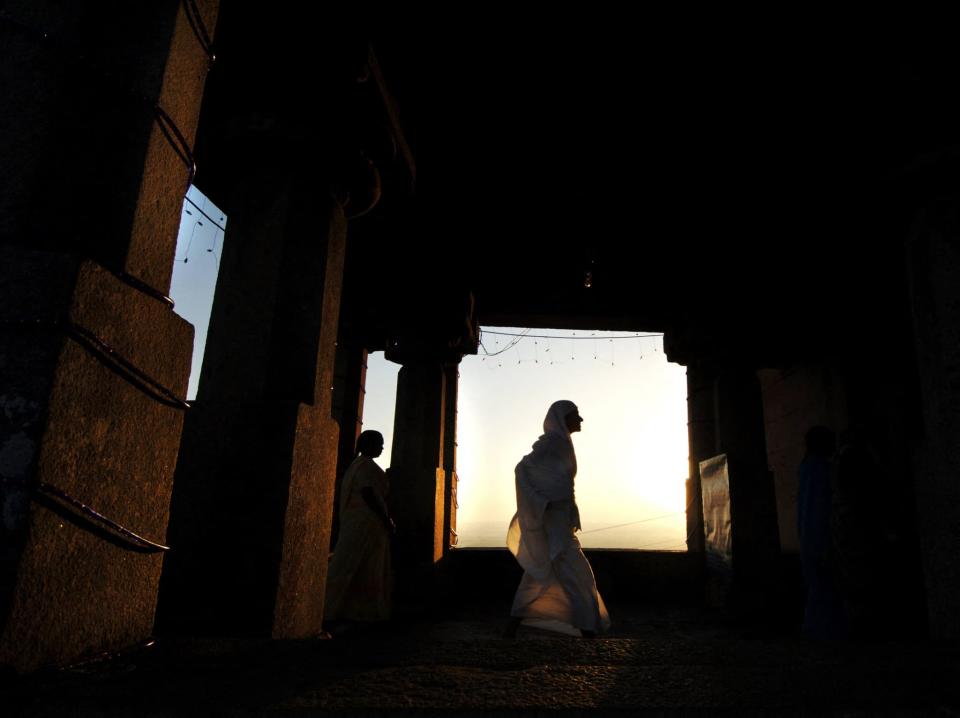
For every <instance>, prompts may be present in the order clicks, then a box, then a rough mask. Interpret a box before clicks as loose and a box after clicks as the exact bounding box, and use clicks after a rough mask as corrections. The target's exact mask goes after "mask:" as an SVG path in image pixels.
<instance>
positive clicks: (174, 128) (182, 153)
mask: <svg viewBox="0 0 960 718" xmlns="http://www.w3.org/2000/svg"><path fill="white" fill-rule="evenodd" d="M183 2H184V8H185V12H186V14H187V19H188V21H189V22H190V26H191V28H193V29H194V33H195V34H197V37H198V39H200V42H201V46H203V47H204V50H205V51H206V52H207V54H208V57H209V58H211V59H210V62H211V63H212V62H213V59H212V58H213V57H214V56H213V54H212V49H211V48H212V44H211V40H210V35H209V33H208V32H207V29H206V26H205V25H204V24H203V20H202V18H201V17H200V11H199V9H198V8H197V5H196V0H183ZM189 8H192V10H191V9H189ZM191 12H193V13H195V17H194V16H192V15H191ZM0 21H3V22H6V23H8V24H10V25H13V26H15V27H17V28H19V29H20V30H21V31H24V32H26V33H27V34H28V35H30V36H31V37H33V38H34V39H35V40H37V41H38V42H39V43H41V44H43V45H47V46H49V47H53V48H54V49H55V50H57V51H59V52H60V53H61V54H63V55H66V56H67V59H68V60H69V61H71V62H76V63H79V64H82V65H85V66H87V67H88V68H90V69H91V70H94V71H96V73H95V74H99V75H100V76H102V77H104V78H109V79H111V80H113V76H112V73H111V72H110V70H109V69H105V68H104V67H102V65H98V63H96V62H94V61H93V60H91V59H90V58H89V57H88V56H87V55H86V54H85V53H84V52H82V48H79V49H78V48H77V47H76V46H73V45H71V44H70V43H69V42H64V41H63V40H62V39H59V38H56V37H55V36H53V35H51V34H50V33H49V32H47V31H45V30H42V29H40V28H37V27H34V26H33V25H31V24H30V23H27V22H24V21H23V20H21V19H19V18H16V17H14V16H13V15H11V14H10V13H9V12H7V11H6V10H0ZM195 25H196V27H195ZM208 69H209V67H208ZM122 93H123V94H126V95H127V96H129V97H130V98H131V99H133V100H135V101H136V102H138V103H140V104H142V105H144V106H146V107H148V108H149V109H150V111H151V112H152V113H153V116H154V121H155V122H156V123H157V126H158V127H159V128H160V131H161V132H162V133H163V136H164V138H165V139H166V140H167V143H168V144H169V145H170V147H171V148H172V149H173V151H174V152H175V153H176V154H177V156H178V157H179V158H180V160H181V162H183V164H184V166H186V168H187V186H186V189H185V190H184V192H186V190H189V189H190V185H191V184H193V179H194V177H196V174H197V161H196V157H195V155H194V151H193V147H192V146H191V145H190V142H188V141H187V138H186V136H185V135H184V134H183V132H182V131H181V129H180V127H179V126H178V125H177V123H176V122H175V121H174V120H173V118H172V117H171V116H170V114H169V113H168V112H167V111H166V110H164V109H163V107H161V106H160V103H159V102H158V101H156V100H151V99H150V98H149V97H147V96H146V95H144V94H143V93H141V92H139V91H138V90H137V89H136V88H134V87H127V88H123V89H122ZM128 276H129V275H128ZM140 284H141V285H142V287H144V286H148V285H146V283H144V282H143V281H142V280H140ZM142 287H140V288H142ZM150 289H151V291H150V292H147V293H148V294H150V295H151V296H154V297H156V298H161V297H164V298H165V299H162V300H161V301H166V299H169V297H166V295H165V294H163V292H160V291H159V290H157V289H154V288H152V287H150ZM169 303H171V304H172V300H170V302H169Z"/></svg>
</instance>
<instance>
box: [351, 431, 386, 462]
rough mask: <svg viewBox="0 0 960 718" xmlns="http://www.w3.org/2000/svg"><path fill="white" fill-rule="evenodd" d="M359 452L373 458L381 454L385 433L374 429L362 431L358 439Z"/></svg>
mask: <svg viewBox="0 0 960 718" xmlns="http://www.w3.org/2000/svg"><path fill="white" fill-rule="evenodd" d="M357 453H358V454H361V455H363V456H369V457H371V458H376V457H378V456H380V454H382V453H383V434H381V433H380V432H379V431H374V430H373V429H368V430H367V431H364V432H362V433H361V434H360V436H359V438H358V439H357Z"/></svg>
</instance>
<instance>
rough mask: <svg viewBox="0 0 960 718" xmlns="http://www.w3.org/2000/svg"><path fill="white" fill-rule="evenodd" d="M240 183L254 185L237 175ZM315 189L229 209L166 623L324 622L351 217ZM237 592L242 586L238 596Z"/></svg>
mask: <svg viewBox="0 0 960 718" xmlns="http://www.w3.org/2000/svg"><path fill="white" fill-rule="evenodd" d="M239 186H240V188H241V190H243V191H246V190H247V189H249V188H248V187H245V186H244V185H243V184H242V183H240V185H239ZM309 190H310V187H302V188H301V189H300V192H299V194H296V195H294V197H293V198H292V199H291V200H289V201H288V200H287V199H283V200H278V201H277V202H274V201H273V199H274V198H276V197H277V196H278V195H280V194H282V192H283V187H279V188H277V189H275V190H274V191H275V192H276V193H278V194H276V195H274V198H271V197H266V198H263V201H261V202H259V203H251V204H248V205H244V208H245V211H242V212H239V213H238V215H239V216H233V215H231V219H230V223H231V227H232V231H233V234H232V236H231V237H230V238H228V240H227V242H226V243H225V245H224V255H223V259H222V268H221V275H220V281H219V282H218V286H217V295H216V298H215V300H214V309H213V315H212V318H211V327H210V334H209V339H208V347H209V349H208V354H207V356H208V357H209V359H205V360H204V368H203V372H202V375H201V381H200V387H199V392H198V400H197V402H196V415H195V416H192V417H190V420H189V421H188V422H187V425H186V427H185V429H184V443H183V447H182V449H181V455H180V461H179V464H178V467H177V480H176V485H175V487H174V497H173V507H172V519H171V541H173V540H177V541H178V542H180V543H181V544H183V545H189V546H190V547H191V549H190V551H189V552H185V553H171V555H170V556H168V558H167V560H166V562H165V565H164V576H163V582H162V587H161V601H160V610H159V613H158V628H159V629H160V630H162V631H167V632H171V631H175V632H185V633H194V634H206V635H212V634H234V635H273V636H277V637H299V636H307V635H311V634H313V633H316V632H318V631H319V630H320V624H321V619H322V615H323V587H324V583H325V580H326V568H327V556H328V553H329V542H330V522H331V515H332V511H333V492H334V485H335V478H336V462H337V443H338V437H339V428H338V426H337V424H336V422H335V421H334V420H333V418H332V415H331V411H332V396H331V395H332V391H331V388H332V383H333V366H334V354H335V350H336V332H337V320H338V316H339V302H340V290H341V280H342V272H343V255H344V242H345V236H346V220H345V219H344V217H343V213H342V211H341V210H340V208H339V206H337V205H336V204H335V203H334V202H333V201H332V200H330V199H329V198H327V199H326V202H327V204H326V206H325V207H323V208H322V210H321V213H320V217H321V222H320V226H319V227H317V217H316V214H317V204H316V197H315V196H313V197H312V200H311V201H309V202H308V199H309V198H310V195H309ZM237 597H242V600H238V598H237Z"/></svg>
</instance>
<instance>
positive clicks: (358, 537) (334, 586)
mask: <svg viewBox="0 0 960 718" xmlns="http://www.w3.org/2000/svg"><path fill="white" fill-rule="evenodd" d="M382 453H383V435H382V434H381V433H380V432H379V431H364V432H363V433H361V434H360V437H359V438H358V439H357V457H356V458H355V459H354V460H353V462H352V463H351V464H350V466H349V467H348V468H347V472H346V474H344V477H343V485H342V488H341V490H340V507H339V510H340V534H339V536H338V538H337V545H336V548H335V550H334V553H333V559H332V560H331V561H330V569H329V571H328V573H327V594H326V602H325V608H324V618H325V619H326V620H327V621H336V622H341V623H344V622H354V621H362V622H368V621H382V620H386V619H387V618H389V617H390V609H391V597H390V589H391V574H390V570H391V567H390V537H391V536H392V535H393V533H394V530H395V529H394V523H393V519H391V518H390V514H389V512H388V510H387V502H386V496H387V488H388V480H387V476H386V474H385V473H384V471H383V469H381V468H380V467H379V466H377V463H376V462H375V461H374V459H375V458H376V457H378V456H380V454H382Z"/></svg>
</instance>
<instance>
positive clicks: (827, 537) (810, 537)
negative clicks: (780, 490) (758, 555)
mask: <svg viewBox="0 0 960 718" xmlns="http://www.w3.org/2000/svg"><path fill="white" fill-rule="evenodd" d="M804 440H805V442H806V447H807V452H806V455H805V456H804V458H803V461H802V462H801V463H800V466H799V468H798V470H797V533H798V534H799V538H800V563H801V567H802V569H803V582H804V584H805V585H806V588H807V596H806V602H805V604H804V612H803V633H804V634H806V635H808V636H810V637H812V638H840V637H842V636H843V635H844V633H845V632H846V628H845V620H844V613H843V600H842V598H841V595H840V590H839V587H838V586H837V577H836V573H837V556H836V551H835V549H834V546H833V535H832V530H831V517H832V512H833V503H834V476H835V467H834V464H833V457H834V454H835V453H836V439H835V438H834V434H833V432H832V431H831V430H830V429H828V428H827V427H825V426H814V427H811V429H810V430H809V431H808V432H807V433H806V436H805V437H804Z"/></svg>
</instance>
